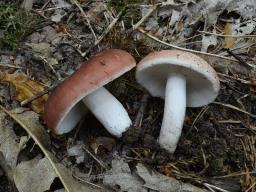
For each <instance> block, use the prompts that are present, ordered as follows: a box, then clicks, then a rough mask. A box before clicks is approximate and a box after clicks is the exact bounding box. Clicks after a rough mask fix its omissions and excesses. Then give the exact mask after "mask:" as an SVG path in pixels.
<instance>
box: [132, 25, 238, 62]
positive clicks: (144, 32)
mask: <svg viewBox="0 0 256 192" xmlns="http://www.w3.org/2000/svg"><path fill="white" fill-rule="evenodd" d="M137 30H138V31H139V32H141V33H143V34H145V35H146V36H147V37H149V38H151V39H153V40H155V41H157V42H159V43H162V44H163V45H166V46H169V47H172V48H174V49H178V50H182V51H188V52H190V53H196V54H201V55H207V56H211V57H217V58H220V59H225V60H228V61H234V62H238V61H237V60H235V59H232V58H229V57H224V56H220V55H216V54H212V53H205V52H201V51H196V50H192V49H186V48H182V47H179V46H176V45H173V44H170V43H166V42H164V41H161V40H160V39H158V38H156V37H154V36H153V35H150V34H149V33H147V32H146V31H144V30H143V29H141V28H138V29H137Z"/></svg>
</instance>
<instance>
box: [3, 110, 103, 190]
mask: <svg viewBox="0 0 256 192" xmlns="http://www.w3.org/2000/svg"><path fill="white" fill-rule="evenodd" d="M1 109H2V110H3V111H4V112H5V113H7V114H8V115H9V116H10V117H11V118H12V119H13V120H15V122H17V123H18V124H19V125H20V126H21V127H22V128H24V129H25V130H26V132H27V133H28V134H29V135H30V137H31V138H32V139H33V140H34V141H35V143H36V144H37V145H38V146H39V147H40V149H41V150H42V152H43V153H44V155H45V160H42V162H43V163H42V166H45V168H47V166H46V165H45V163H48V165H51V167H52V169H51V175H52V176H53V175H57V176H58V177H59V179H60V180H61V182H62V184H63V186H64V188H65V189H66V191H68V192H73V191H74V192H75V191H77V192H80V191H83V192H86V191H91V190H94V191H101V190H100V189H95V188H92V187H91V186H89V185H88V184H87V185H86V184H81V183H79V182H78V181H76V180H75V179H74V178H73V176H72V173H71V171H70V170H69V169H67V168H66V167H65V166H64V165H62V164H61V163H58V162H57V160H56V158H55V157H54V156H53V155H52V153H51V152H50V151H49V143H50V142H49V141H50V140H49V135H48V134H47V132H46V131H45V129H44V127H43V126H42V125H41V124H40V123H39V121H38V115H37V114H36V113H34V112H33V111H28V110H26V109H24V108H17V109H14V110H12V111H8V110H6V109H5V108H4V107H2V106H1ZM47 161H48V162H47ZM30 164H31V162H30ZM32 164H33V163H32ZM23 166H27V164H24V165H23ZM19 168H20V167H19ZM22 168H23V169H24V167H22ZM22 168H20V169H22ZM47 170H48V171H50V170H49V169H47ZM18 173H19V172H17V174H18ZM28 174H31V171H28ZM30 176H31V177H33V175H30ZM15 178H16V179H18V178H20V177H15ZM41 179H43V178H41ZM23 182H24V181H23ZM23 182H21V181H19V183H23ZM30 182H31V181H30V180H27V183H30ZM48 184H50V183H49V182H48ZM20 187H21V189H24V188H23V187H22V186H20ZM42 187H43V188H44V187H46V186H42ZM28 190H29V189H28ZM38 191H44V190H43V189H38Z"/></svg>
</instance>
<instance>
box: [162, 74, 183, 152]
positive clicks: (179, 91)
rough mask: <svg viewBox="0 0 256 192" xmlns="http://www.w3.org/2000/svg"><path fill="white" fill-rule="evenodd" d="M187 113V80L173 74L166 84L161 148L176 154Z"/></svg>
mask: <svg viewBox="0 0 256 192" xmlns="http://www.w3.org/2000/svg"><path fill="white" fill-rule="evenodd" d="M185 112H186V79H185V77H184V76H182V75H178V74H171V75H170V76H169V78H168V80H167V83H166V89H165V105H164V116H163V121H162V127H161V131H160V136H159V140H158V142H159V144H160V146H161V147H163V148H165V149H166V150H168V151H169V152H170V153H174V151H175V149H176V147H177V143H178V141H179V138H180V135H181V131H182V127H183V121H184V117H185Z"/></svg>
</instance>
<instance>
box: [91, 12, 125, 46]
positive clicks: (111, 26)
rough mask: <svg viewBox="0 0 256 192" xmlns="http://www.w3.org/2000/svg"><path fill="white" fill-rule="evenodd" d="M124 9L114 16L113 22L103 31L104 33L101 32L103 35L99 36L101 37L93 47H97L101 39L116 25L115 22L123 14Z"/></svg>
mask: <svg viewBox="0 0 256 192" xmlns="http://www.w3.org/2000/svg"><path fill="white" fill-rule="evenodd" d="M125 9H126V7H124V8H123V9H122V10H121V11H120V12H119V13H118V15H117V16H116V18H114V19H113V21H112V22H111V23H110V24H109V26H108V27H107V28H106V29H105V31H103V33H102V34H101V36H100V37H99V38H98V39H97V40H96V41H95V43H94V45H98V44H99V43H100V42H101V41H102V39H103V38H104V37H105V36H106V35H107V34H108V33H109V31H110V30H111V29H112V28H113V27H114V26H115V24H116V23H117V21H118V20H119V19H120V17H121V15H122V14H123V12H124V10H125Z"/></svg>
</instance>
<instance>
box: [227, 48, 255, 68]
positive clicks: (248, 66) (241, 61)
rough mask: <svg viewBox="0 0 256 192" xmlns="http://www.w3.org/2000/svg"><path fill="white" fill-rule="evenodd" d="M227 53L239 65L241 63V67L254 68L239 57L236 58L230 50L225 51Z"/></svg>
mask: <svg viewBox="0 0 256 192" xmlns="http://www.w3.org/2000/svg"><path fill="white" fill-rule="evenodd" d="M227 52H228V53H229V54H230V55H232V56H233V57H235V58H236V59H237V60H238V61H239V63H241V64H242V65H243V66H245V67H246V68H253V67H254V66H252V65H250V64H248V63H246V62H245V61H244V60H243V59H242V58H241V57H240V56H238V55H237V54H235V53H234V52H233V51H231V50H230V49H227Z"/></svg>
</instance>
